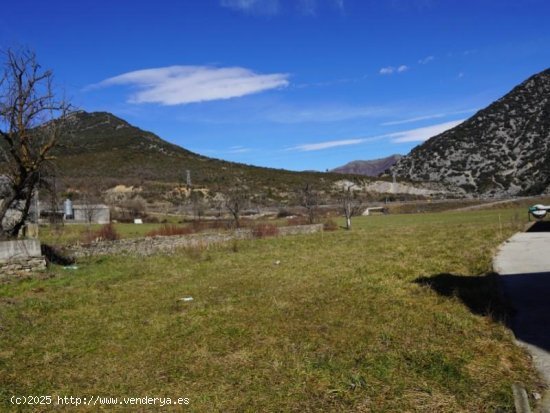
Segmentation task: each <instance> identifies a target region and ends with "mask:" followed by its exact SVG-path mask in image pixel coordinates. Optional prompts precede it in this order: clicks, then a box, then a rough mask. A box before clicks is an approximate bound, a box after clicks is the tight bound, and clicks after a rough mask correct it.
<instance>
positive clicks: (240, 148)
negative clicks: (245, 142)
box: [227, 146, 252, 153]
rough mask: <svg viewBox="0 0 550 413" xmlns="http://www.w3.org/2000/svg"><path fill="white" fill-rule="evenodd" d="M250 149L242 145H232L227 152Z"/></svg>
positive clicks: (247, 150)
mask: <svg viewBox="0 0 550 413" xmlns="http://www.w3.org/2000/svg"><path fill="white" fill-rule="evenodd" d="M250 151H252V149H251V148H245V147H244V146H232V147H231V148H229V150H228V151H227V153H246V152H250Z"/></svg>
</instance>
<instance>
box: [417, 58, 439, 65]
mask: <svg viewBox="0 0 550 413" xmlns="http://www.w3.org/2000/svg"><path fill="white" fill-rule="evenodd" d="M434 60H435V57H434V56H427V57H425V58H424V59H420V60H419V61H418V63H419V64H421V65H427V64H428V63H430V62H433V61H434Z"/></svg>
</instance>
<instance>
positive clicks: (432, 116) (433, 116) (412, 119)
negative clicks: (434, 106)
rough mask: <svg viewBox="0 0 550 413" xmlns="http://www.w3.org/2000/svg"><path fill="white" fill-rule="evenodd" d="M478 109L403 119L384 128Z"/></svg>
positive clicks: (389, 123) (386, 124) (387, 124)
mask: <svg viewBox="0 0 550 413" xmlns="http://www.w3.org/2000/svg"><path fill="white" fill-rule="evenodd" d="M476 110H477V109H466V110H457V111H453V112H445V113H434V114H431V115H423V116H417V117H414V118H408V119H401V120H394V121H391V122H384V123H382V126H391V125H402V124H404V123H414V122H420V121H422V120H430V119H439V118H444V117H447V116H452V115H461V114H464V113H472V112H475V111H476Z"/></svg>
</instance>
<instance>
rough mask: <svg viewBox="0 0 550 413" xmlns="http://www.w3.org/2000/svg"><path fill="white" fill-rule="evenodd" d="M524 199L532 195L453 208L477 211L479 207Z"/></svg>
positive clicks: (455, 210) (456, 210) (454, 210)
mask: <svg viewBox="0 0 550 413" xmlns="http://www.w3.org/2000/svg"><path fill="white" fill-rule="evenodd" d="M524 199H530V197H523V198H509V199H501V200H499V201H493V202H485V203H483V204H477V205H470V206H467V207H462V208H457V209H453V212H459V211H475V210H477V209H484V208H487V207H492V206H495V205H500V204H507V203H510V202H516V201H522V200H524Z"/></svg>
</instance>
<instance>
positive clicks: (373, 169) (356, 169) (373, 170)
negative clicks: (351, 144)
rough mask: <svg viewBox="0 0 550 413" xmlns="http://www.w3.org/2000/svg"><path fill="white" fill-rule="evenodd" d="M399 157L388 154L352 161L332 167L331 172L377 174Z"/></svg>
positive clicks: (399, 157) (399, 156)
mask: <svg viewBox="0 0 550 413" xmlns="http://www.w3.org/2000/svg"><path fill="white" fill-rule="evenodd" d="M401 158H402V156H401V155H390V156H388V157H386V158H381V159H373V160H370V161H352V162H348V163H347V164H345V165H343V166H339V167H338V168H334V169H333V170H332V171H331V172H337V173H343V174H356V175H365V176H378V175H380V174H381V173H382V172H384V171H385V170H386V169H388V168H390V167H391V166H393V165H394V164H395V163H396V162H397V161H398V160H399V159H401Z"/></svg>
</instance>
